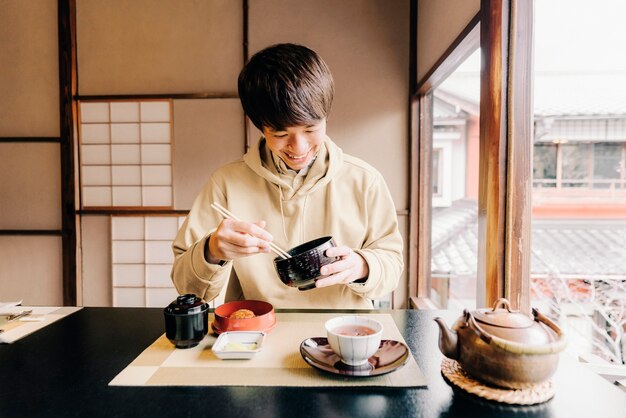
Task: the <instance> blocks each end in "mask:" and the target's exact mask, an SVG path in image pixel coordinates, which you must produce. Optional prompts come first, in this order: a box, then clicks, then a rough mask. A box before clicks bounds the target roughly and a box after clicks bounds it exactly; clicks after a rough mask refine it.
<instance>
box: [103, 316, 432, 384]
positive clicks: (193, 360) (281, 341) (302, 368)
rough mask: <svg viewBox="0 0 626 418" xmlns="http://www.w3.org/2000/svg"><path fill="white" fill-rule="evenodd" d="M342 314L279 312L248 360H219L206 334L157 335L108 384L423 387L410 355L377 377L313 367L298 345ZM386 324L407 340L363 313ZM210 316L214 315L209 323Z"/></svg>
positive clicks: (388, 321)
mask: <svg viewBox="0 0 626 418" xmlns="http://www.w3.org/2000/svg"><path fill="white" fill-rule="evenodd" d="M335 316H339V315H338V314H325V313H324V314H321V313H277V314H276V318H277V324H276V327H275V328H274V329H273V330H272V331H271V332H270V333H269V334H267V336H266V337H265V341H264V343H263V348H262V350H261V352H259V353H257V354H256V355H255V356H254V357H253V358H252V359H250V360H220V359H219V358H217V357H216V356H215V355H214V354H213V351H211V347H212V345H213V343H214V342H215V340H216V339H217V337H216V336H214V335H210V334H209V335H207V336H206V337H205V338H204V339H203V340H202V342H201V343H200V344H199V345H197V346H196V347H193V348H189V349H176V348H174V346H173V344H172V343H171V342H170V341H168V340H167V338H166V337H165V335H162V336H161V337H159V338H158V339H157V340H156V341H155V342H154V343H153V344H152V345H150V346H149V347H148V348H147V349H146V350H144V351H143V353H141V354H140V355H139V356H138V357H137V358H136V359H135V360H134V361H133V362H131V363H130V364H129V365H128V366H127V367H126V368H125V369H124V370H122V371H121V372H120V373H119V374H118V375H117V376H116V377H115V378H114V379H113V380H112V381H111V382H110V383H109V385H110V386H308V387H326V386H370V387H419V386H426V380H425V378H424V375H423V374H422V372H421V370H420V369H419V367H418V365H417V363H416V362H415V359H414V358H413V356H412V355H410V356H409V360H408V362H407V363H406V364H405V365H404V366H403V367H401V368H399V369H398V370H396V371H394V372H391V373H388V374H385V375H382V376H374V377H349V376H337V375H334V374H330V373H325V372H322V371H319V370H317V369H315V368H312V367H311V366H309V365H308V364H307V363H306V362H305V361H304V360H303V359H302V357H301V355H300V343H301V342H302V341H304V340H305V339H307V338H310V337H325V336H326V331H325V329H324V323H325V322H326V321H327V320H328V319H330V318H332V317H335ZM364 316H371V317H373V318H374V319H377V320H378V321H380V322H381V323H382V324H383V326H384V331H383V339H392V340H397V341H401V342H403V343H404V342H405V341H404V338H402V334H400V331H399V330H398V327H397V326H396V324H395V322H394V321H393V318H392V317H391V315H389V314H364ZM211 320H212V315H211V317H210V318H209V321H211Z"/></svg>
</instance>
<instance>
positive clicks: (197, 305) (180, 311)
mask: <svg viewBox="0 0 626 418" xmlns="http://www.w3.org/2000/svg"><path fill="white" fill-rule="evenodd" d="M208 308H209V304H208V303H206V302H205V301H204V300H202V299H201V298H199V297H197V296H196V295H194V294H192V293H187V294H185V295H180V296H178V297H177V298H176V300H175V301H173V302H172V303H170V304H169V305H168V306H167V308H165V312H166V313H168V314H173V315H187V314H194V313H198V312H202V311H205V310H207V309H208Z"/></svg>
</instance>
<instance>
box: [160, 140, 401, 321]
mask: <svg viewBox="0 0 626 418" xmlns="http://www.w3.org/2000/svg"><path fill="white" fill-rule="evenodd" d="M268 155H269V154H268V151H267V149H266V148H265V139H264V138H261V139H260V140H259V142H258V144H257V145H256V147H253V148H251V149H250V151H249V152H248V153H247V154H246V155H244V157H243V160H240V161H236V162H233V163H230V164H227V165H225V166H223V167H221V168H219V169H218V170H217V171H216V172H215V173H213V175H212V176H211V178H210V179H209V181H208V183H207V184H206V185H205V186H204V188H203V190H202V191H201V192H200V194H199V196H198V197H197V198H196V200H195V202H194V204H193V206H192V208H191V211H190V212H189V215H188V216H187V219H186V220H185V222H184V224H183V225H182V227H181V228H180V230H179V231H178V234H177V236H176V239H175V240H174V243H173V245H172V247H173V250H174V256H175V261H174V267H173V269H172V279H173V281H174V284H175V286H176V289H177V290H178V292H179V293H181V294H182V293H194V294H196V295H198V296H200V297H202V298H203V299H204V300H206V301H210V300H212V299H214V298H215V297H217V296H218V294H219V293H220V290H221V289H222V287H223V286H224V285H225V284H226V283H227V282H229V284H228V290H227V292H226V301H229V300H237V299H259V300H264V301H267V302H270V303H272V304H273V305H274V307H276V308H345V309H360V308H363V309H369V308H371V307H372V303H371V300H372V299H378V298H380V297H382V296H384V295H386V294H388V293H389V292H391V291H393V290H394V289H395V288H396V286H397V284H398V279H399V277H400V274H401V273H402V268H403V261H402V237H401V235H400V233H399V231H398V224H397V217H396V211H395V207H394V204H393V201H392V199H391V195H390V194H389V190H388V189H387V186H386V184H385V182H384V179H383V177H382V176H381V174H380V173H379V172H378V171H377V170H376V169H375V168H373V167H372V166H370V165H369V164H367V163H365V162H363V161H361V160H359V159H358V158H355V157H351V156H349V155H344V154H343V152H342V150H341V149H340V148H339V147H338V146H337V145H336V144H335V143H334V142H332V141H331V140H330V138H326V141H325V142H324V146H322V147H321V149H320V151H319V153H318V156H317V159H316V160H315V162H314V163H313V165H312V166H311V167H310V169H309V172H308V173H307V174H306V178H305V179H304V182H303V183H302V185H301V186H300V187H299V188H297V189H296V190H294V189H292V185H291V184H290V183H289V182H287V181H285V180H284V179H281V177H280V175H279V174H278V171H277V170H276V167H275V165H274V164H273V162H272V161H271V159H268V157H267V156H268ZM214 201H216V202H218V203H220V204H221V205H223V206H224V207H226V208H227V209H228V210H229V211H231V212H233V213H235V214H236V215H237V216H238V217H239V218H241V219H243V220H247V221H258V220H265V221H266V222H267V225H266V227H265V229H266V230H267V231H269V232H270V233H271V234H272V235H273V237H274V243H275V244H277V245H278V246H279V247H281V248H283V249H289V248H293V247H295V246H296V245H299V244H302V243H304V242H306V241H309V240H312V239H315V238H319V237H322V236H327V235H330V236H332V237H333V238H334V240H335V243H336V244H337V245H347V246H349V247H350V248H352V249H354V250H355V251H356V252H358V253H359V254H361V255H362V256H363V257H364V258H365V260H366V261H367V263H368V266H369V276H368V279H367V281H366V282H365V283H364V284H349V285H345V284H340V285H334V286H329V287H324V288H319V289H311V290H306V291H300V290H297V289H295V288H292V287H289V286H286V285H285V284H283V283H282V282H281V281H280V279H279V278H278V275H277V274H276V271H275V270H274V263H273V259H274V257H275V255H274V253H269V254H257V255H253V256H250V257H244V258H239V259H236V260H233V261H229V262H227V263H225V264H224V265H223V266H220V265H216V264H210V263H208V262H207V261H206V259H205V258H204V246H205V243H206V240H207V238H208V235H209V234H210V232H212V231H213V230H215V228H217V226H218V224H219V223H220V221H221V220H222V217H221V216H220V215H219V214H218V213H217V212H215V211H214V210H213V209H212V208H211V206H210V205H211V203H212V202H214ZM229 278H230V279H231V280H230V281H229Z"/></svg>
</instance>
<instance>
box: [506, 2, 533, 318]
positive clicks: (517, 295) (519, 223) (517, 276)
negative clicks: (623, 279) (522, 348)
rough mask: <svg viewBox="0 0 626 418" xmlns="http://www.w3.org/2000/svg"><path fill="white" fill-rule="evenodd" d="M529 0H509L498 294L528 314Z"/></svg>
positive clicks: (530, 146) (530, 79) (531, 96)
mask: <svg viewBox="0 0 626 418" xmlns="http://www.w3.org/2000/svg"><path fill="white" fill-rule="evenodd" d="M532 60H533V2H532V1H526V0H512V1H511V13H510V36H509V65H508V80H509V82H508V97H507V101H508V103H507V107H508V120H507V125H508V134H507V142H508V158H507V169H506V171H507V194H506V236H505V248H506V257H505V271H504V279H505V280H504V296H505V297H506V298H507V299H509V301H510V302H511V306H512V307H513V308H515V309H520V310H521V311H522V312H526V313H530V262H531V242H530V240H531V217H532V215H531V212H532V202H531V195H532V149H533V148H532V146H533V141H532V138H533V94H532V93H533V73H532V68H533V66H532Z"/></svg>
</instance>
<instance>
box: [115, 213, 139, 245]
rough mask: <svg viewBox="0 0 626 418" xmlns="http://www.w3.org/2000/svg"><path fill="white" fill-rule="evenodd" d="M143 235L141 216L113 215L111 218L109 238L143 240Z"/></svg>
mask: <svg viewBox="0 0 626 418" xmlns="http://www.w3.org/2000/svg"><path fill="white" fill-rule="evenodd" d="M144 237H145V234H144V218H143V217H142V216H113V217H112V218H111V239H113V240H143V239H144Z"/></svg>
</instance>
